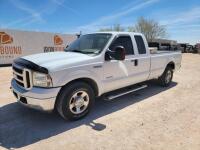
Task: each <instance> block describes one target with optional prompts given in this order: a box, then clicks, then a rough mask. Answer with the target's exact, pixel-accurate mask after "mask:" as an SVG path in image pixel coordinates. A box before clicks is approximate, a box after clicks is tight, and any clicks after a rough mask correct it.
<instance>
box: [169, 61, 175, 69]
mask: <svg viewBox="0 0 200 150" xmlns="http://www.w3.org/2000/svg"><path fill="white" fill-rule="evenodd" d="M167 67H170V68H172V69H173V70H174V69H175V64H174V62H170V63H168V64H167Z"/></svg>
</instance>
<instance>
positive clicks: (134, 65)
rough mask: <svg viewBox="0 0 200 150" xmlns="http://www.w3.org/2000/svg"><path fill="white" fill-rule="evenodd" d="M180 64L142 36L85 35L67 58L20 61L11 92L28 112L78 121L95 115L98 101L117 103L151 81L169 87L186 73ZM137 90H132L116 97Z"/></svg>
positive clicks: (35, 57) (172, 54)
mask: <svg viewBox="0 0 200 150" xmlns="http://www.w3.org/2000/svg"><path fill="white" fill-rule="evenodd" d="M181 58H182V55H181V52H180V51H176V52H169V51H157V52H155V53H153V54H151V53H150V50H149V48H148V43H147V40H146V38H145V37H144V35H142V34H140V33H133V32H98V33H92V34H86V35H82V36H80V37H79V38H78V39H77V40H75V41H74V42H73V43H72V44H70V45H69V46H68V47H67V48H66V49H65V51H64V52H51V53H41V54H35V55H30V56H25V57H22V58H18V59H16V60H15V61H14V62H13V74H14V78H13V79H12V81H11V87H12V91H13V94H14V95H15V96H16V98H17V100H18V102H20V103H21V104H23V105H24V106H27V107H31V108H35V109H40V110H46V111H52V110H54V109H56V110H57V111H58V113H59V114H60V115H61V116H62V117H63V118H64V119H70V120H76V119H79V118H82V117H84V116H85V115H86V114H87V113H88V112H89V111H90V110H91V108H92V107H93V104H94V102H95V98H96V97H99V96H104V97H105V98H106V99H107V100H112V99H114V98H116V97H119V96H122V95H125V94H127V93H130V92H134V91H136V90H140V89H143V88H145V87H146V86H147V85H145V84H144V83H143V82H144V81H147V80H150V79H158V81H159V83H160V85H162V86H164V87H167V86H169V85H170V83H171V81H172V78H173V73H174V72H175V71H176V70H178V69H179V68H180V67H181ZM138 83H140V84H138ZM133 84H134V85H135V87H134V88H133V89H126V90H125V91H123V92H117V93H116V92H113V91H115V90H117V89H120V88H125V87H127V86H130V85H133Z"/></svg>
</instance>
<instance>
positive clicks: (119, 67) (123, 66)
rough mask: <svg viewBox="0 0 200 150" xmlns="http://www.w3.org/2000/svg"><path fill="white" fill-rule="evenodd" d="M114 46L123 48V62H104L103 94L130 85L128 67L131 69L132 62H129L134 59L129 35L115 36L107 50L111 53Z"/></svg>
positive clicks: (112, 60)
mask: <svg viewBox="0 0 200 150" xmlns="http://www.w3.org/2000/svg"><path fill="white" fill-rule="evenodd" d="M116 46H123V47H124V48H125V52H126V56H125V60H123V61H119V60H114V59H111V60H108V61H107V60H106V61H105V63H104V66H103V69H104V75H103V83H104V92H109V91H112V90H115V89H118V88H121V87H125V86H128V85H131V84H132V82H130V80H129V78H130V76H131V69H130V67H133V62H132V61H131V60H132V58H133V57H134V50H133V44H132V39H131V37H130V36H129V35H120V36H117V37H116V38H115V39H114V40H113V42H112V43H111V45H110V46H109V50H111V51H112V50H113V49H114V48H115V47H116Z"/></svg>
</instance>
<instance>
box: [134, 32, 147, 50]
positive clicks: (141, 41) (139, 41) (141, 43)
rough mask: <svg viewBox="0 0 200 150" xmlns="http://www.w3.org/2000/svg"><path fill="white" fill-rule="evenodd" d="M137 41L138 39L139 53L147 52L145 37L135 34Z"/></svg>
mask: <svg viewBox="0 0 200 150" xmlns="http://www.w3.org/2000/svg"><path fill="white" fill-rule="evenodd" d="M135 41H136V44H137V48H138V53H139V54H146V47H145V45H144V41H143V38H142V37H141V36H139V35H135Z"/></svg>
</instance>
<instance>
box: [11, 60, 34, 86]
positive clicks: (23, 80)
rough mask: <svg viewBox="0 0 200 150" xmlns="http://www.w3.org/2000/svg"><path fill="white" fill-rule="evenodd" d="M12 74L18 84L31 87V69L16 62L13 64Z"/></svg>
mask: <svg viewBox="0 0 200 150" xmlns="http://www.w3.org/2000/svg"><path fill="white" fill-rule="evenodd" d="M13 76H14V79H15V81H16V82H17V84H18V85H20V86H21V87H23V88H24V89H30V88H32V80H31V71H30V70H29V69H26V68H23V67H22V66H19V65H17V64H13Z"/></svg>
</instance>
